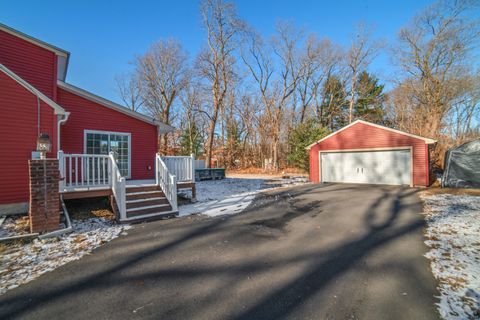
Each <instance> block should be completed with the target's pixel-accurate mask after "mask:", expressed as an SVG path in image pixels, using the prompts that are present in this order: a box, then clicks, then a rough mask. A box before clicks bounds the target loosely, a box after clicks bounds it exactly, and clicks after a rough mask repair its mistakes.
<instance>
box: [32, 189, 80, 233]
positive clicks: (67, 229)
mask: <svg viewBox="0 0 480 320" xmlns="http://www.w3.org/2000/svg"><path fill="white" fill-rule="evenodd" d="M60 204H61V205H62V210H63V215H64V216H65V228H63V229H60V230H55V231H52V232H49V233H44V234H42V235H40V236H38V238H39V239H46V238H52V237H58V236H61V235H63V234H65V233H70V232H72V231H73V227H72V221H71V220H70V216H69V214H68V211H67V206H66V205H65V202H64V201H63V196H60Z"/></svg>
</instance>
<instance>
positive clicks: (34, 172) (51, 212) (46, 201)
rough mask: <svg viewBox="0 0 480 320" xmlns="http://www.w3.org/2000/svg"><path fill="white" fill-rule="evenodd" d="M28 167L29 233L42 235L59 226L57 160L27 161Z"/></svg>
mask: <svg viewBox="0 0 480 320" xmlns="http://www.w3.org/2000/svg"><path fill="white" fill-rule="evenodd" d="M28 165H29V173H30V210H29V216H30V231H31V232H38V233H43V232H49V231H54V230H57V229H59V224H60V208H59V206H60V198H59V193H58V183H59V178H60V172H59V170H58V160H57V159H46V160H29V161H28Z"/></svg>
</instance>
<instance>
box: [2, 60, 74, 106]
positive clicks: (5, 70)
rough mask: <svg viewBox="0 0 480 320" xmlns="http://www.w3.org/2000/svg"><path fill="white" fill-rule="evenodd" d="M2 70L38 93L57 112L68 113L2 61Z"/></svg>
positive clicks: (26, 87)
mask: <svg viewBox="0 0 480 320" xmlns="http://www.w3.org/2000/svg"><path fill="white" fill-rule="evenodd" d="M0 71H2V72H3V73H5V74H6V75H7V76H9V77H10V78H12V79H13V80H15V81H16V82H17V83H18V84H20V85H21V86H23V87H24V88H25V89H27V90H28V91H30V92H31V93H33V94H34V95H36V96H37V97H38V98H39V99H40V100H42V101H43V102H45V103H46V104H48V105H49V106H50V107H52V108H53V110H54V111H55V114H62V115H64V114H65V113H66V111H65V109H63V108H62V107H60V106H59V105H58V104H57V103H55V102H54V101H53V100H52V99H50V98H49V97H47V96H46V95H44V94H43V93H42V92H40V91H39V90H37V89H36V88H35V87H34V86H32V85H31V84H29V83H28V82H27V81H25V80H23V79H22V78H20V77H19V76H18V75H17V74H15V73H14V72H13V71H11V70H10V69H8V68H7V67H5V66H4V65H3V64H1V63H0Z"/></svg>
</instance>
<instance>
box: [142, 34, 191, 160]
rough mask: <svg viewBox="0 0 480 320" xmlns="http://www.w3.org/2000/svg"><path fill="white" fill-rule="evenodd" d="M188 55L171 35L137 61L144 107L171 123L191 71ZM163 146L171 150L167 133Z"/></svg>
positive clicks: (161, 148)
mask: <svg viewBox="0 0 480 320" xmlns="http://www.w3.org/2000/svg"><path fill="white" fill-rule="evenodd" d="M187 58H188V57H187V55H186V53H185V52H184V51H183V49H182V46H181V45H180V43H179V42H177V41H176V40H173V39H169V40H166V41H164V40H161V41H158V42H156V43H155V44H153V45H152V46H151V47H150V49H149V50H148V51H147V53H146V54H145V55H143V56H141V57H138V58H137V61H136V67H137V68H136V71H137V74H136V76H137V77H138V78H139V79H140V82H141V88H142V96H143V101H144V108H145V109H146V111H147V112H148V113H150V114H151V115H152V116H154V117H155V118H157V119H159V120H160V121H162V122H164V123H166V124H170V123H171V120H172V106H173V104H174V101H175V99H176V98H177V96H178V94H179V93H180V91H181V90H182V89H183V88H184V87H185V84H186V81H187V78H188V75H189V74H188V68H187ZM159 150H160V152H163V153H165V152H166V151H167V134H165V135H164V136H163V137H162V139H160V141H159Z"/></svg>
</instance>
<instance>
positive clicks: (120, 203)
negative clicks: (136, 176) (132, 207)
mask: <svg viewBox="0 0 480 320" xmlns="http://www.w3.org/2000/svg"><path fill="white" fill-rule="evenodd" d="M108 157H109V159H110V163H111V168H112V169H111V171H110V172H111V173H112V174H111V181H112V193H113V195H114V197H115V201H116V203H117V208H118V212H119V214H120V221H122V220H125V219H127V204H126V200H127V197H126V187H125V184H126V182H125V177H122V175H121V174H120V170H119V169H118V166H117V162H116V161H115V157H114V153H113V152H110V154H109V155H108Z"/></svg>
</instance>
